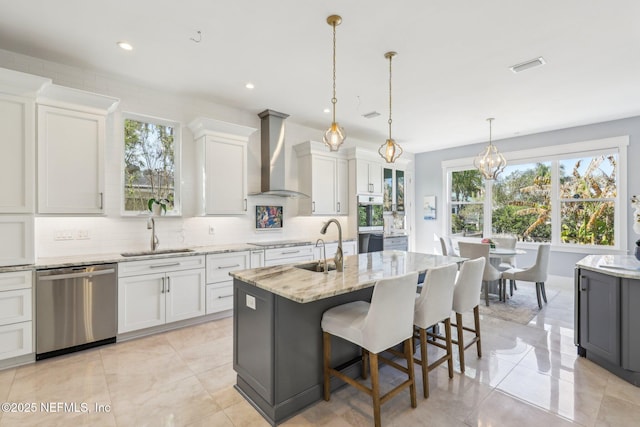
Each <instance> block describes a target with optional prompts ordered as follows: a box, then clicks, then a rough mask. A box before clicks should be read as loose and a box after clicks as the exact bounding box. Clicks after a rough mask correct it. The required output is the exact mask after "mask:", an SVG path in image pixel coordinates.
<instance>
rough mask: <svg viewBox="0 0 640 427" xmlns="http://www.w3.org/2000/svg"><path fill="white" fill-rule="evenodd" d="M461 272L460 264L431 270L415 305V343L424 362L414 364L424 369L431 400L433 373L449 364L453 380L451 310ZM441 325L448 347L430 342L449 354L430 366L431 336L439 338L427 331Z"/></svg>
mask: <svg viewBox="0 0 640 427" xmlns="http://www.w3.org/2000/svg"><path fill="white" fill-rule="evenodd" d="M457 272H458V265H457V264H449V265H443V266H440V267H436V268H430V269H429V270H427V276H426V278H425V279H424V283H423V285H422V290H421V291H420V294H419V296H418V298H417V299H416V302H415V311H414V315H413V324H414V326H415V334H414V339H416V340H417V341H419V343H420V359H415V360H414V361H415V363H417V364H418V365H420V366H421V367H422V391H423V394H424V397H425V398H427V397H429V372H431V371H432V370H433V369H435V368H436V367H438V366H439V365H441V364H442V363H444V362H447V364H448V368H449V378H453V356H452V355H453V351H452V345H451V344H452V343H451V309H452V307H453V290H454V287H455V281H456V273H457ZM440 322H442V323H443V324H444V332H445V344H442V343H440V342H438V341H435V340H432V341H428V342H429V344H432V345H435V346H436V347H440V348H442V349H444V350H446V354H445V355H444V356H442V357H440V358H439V359H438V360H436V361H435V362H432V363H429V361H428V357H427V335H428V336H429V337H431V338H436V335H435V334H433V333H432V332H427V329H428V328H431V327H432V326H434V325H436V324H438V323H440ZM416 335H417V336H416Z"/></svg>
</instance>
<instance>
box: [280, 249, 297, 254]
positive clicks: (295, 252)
mask: <svg viewBox="0 0 640 427" xmlns="http://www.w3.org/2000/svg"><path fill="white" fill-rule="evenodd" d="M298 252H300V250H297V251H282V252H280V253H281V254H283V255H284V254H297V253H298Z"/></svg>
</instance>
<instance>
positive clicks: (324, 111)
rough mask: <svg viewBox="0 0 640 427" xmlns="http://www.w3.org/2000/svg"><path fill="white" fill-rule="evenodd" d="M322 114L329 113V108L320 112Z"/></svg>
mask: <svg viewBox="0 0 640 427" xmlns="http://www.w3.org/2000/svg"><path fill="white" fill-rule="evenodd" d="M322 112H323V113H330V112H331V110H330V109H329V108H325V109H324V110H322Z"/></svg>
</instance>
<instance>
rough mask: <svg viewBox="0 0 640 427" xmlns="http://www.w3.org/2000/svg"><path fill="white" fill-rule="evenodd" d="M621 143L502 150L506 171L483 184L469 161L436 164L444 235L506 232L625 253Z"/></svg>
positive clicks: (622, 140)
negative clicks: (443, 206)
mask: <svg viewBox="0 0 640 427" xmlns="http://www.w3.org/2000/svg"><path fill="white" fill-rule="evenodd" d="M627 145H628V137H616V138H608V139H604V140H597V141H587V142H583V143H577V144H567V145H558V146H554V147H542V148H539V149H536V150H526V151H521V152H511V153H506V154H505V157H507V162H508V166H507V167H506V168H505V170H504V171H503V172H502V174H501V175H500V176H499V177H498V179H497V180H495V181H485V180H483V179H482V178H481V175H480V174H479V173H478V172H477V171H476V169H475V168H474V167H473V166H472V165H473V159H460V160H457V161H446V162H443V171H444V173H445V178H446V179H445V181H444V182H445V185H446V189H445V194H447V193H448V194H450V195H451V197H449V198H448V206H447V208H448V211H449V212H450V213H451V215H450V216H449V217H448V218H447V224H446V227H447V230H448V232H449V234H451V235H453V236H462V237H464V236H468V237H483V236H489V235H495V234H512V235H515V236H517V237H518V240H519V241H522V242H550V243H552V244H553V245H556V246H562V247H566V248H567V249H571V248H576V249H577V248H601V249H606V248H608V249H626V221H625V220H624V218H625V212H626V210H625V208H624V206H625V205H624V204H621V200H626V196H625V195H626V168H625V165H626V148H627ZM534 153H535V157H534ZM507 155H508V156H507Z"/></svg>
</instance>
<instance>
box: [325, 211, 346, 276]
mask: <svg viewBox="0 0 640 427" xmlns="http://www.w3.org/2000/svg"><path fill="white" fill-rule="evenodd" d="M331 223H334V224H335V225H336V227H338V249H337V250H336V255H335V256H334V257H333V262H334V263H335V264H336V271H338V272H342V271H344V259H343V258H344V257H343V253H342V226H340V223H339V222H338V220H337V219H334V218H331V219H330V220H329V221H327V222H326V223H325V224H324V225H323V226H322V228H321V229H320V234H327V228H329V224H331Z"/></svg>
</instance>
